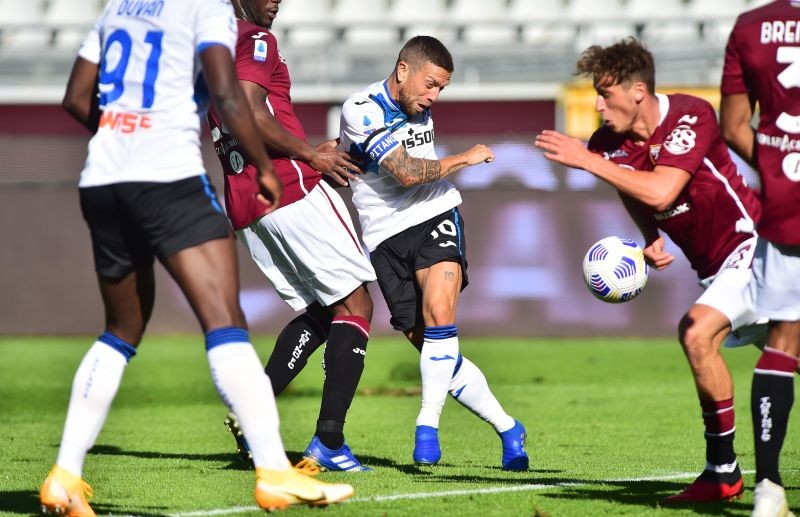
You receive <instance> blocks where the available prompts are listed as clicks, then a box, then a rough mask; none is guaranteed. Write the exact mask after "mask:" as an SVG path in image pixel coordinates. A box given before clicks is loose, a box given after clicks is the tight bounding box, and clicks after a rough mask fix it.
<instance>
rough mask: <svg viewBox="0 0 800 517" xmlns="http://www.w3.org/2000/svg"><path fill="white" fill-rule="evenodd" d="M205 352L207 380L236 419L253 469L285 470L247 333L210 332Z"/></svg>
mask: <svg viewBox="0 0 800 517" xmlns="http://www.w3.org/2000/svg"><path fill="white" fill-rule="evenodd" d="M206 351H207V356H208V364H209V366H210V367H211V378H212V379H213V381H214V385H215V386H216V388H217V392H218V393H219V395H220V397H222V400H223V401H224V402H225V404H227V405H228V407H229V408H230V409H231V411H233V412H234V413H235V414H236V417H237V418H238V419H239V425H240V426H241V428H242V432H243V433H244V437H245V439H247V443H248V445H249V446H250V450H251V452H252V453H253V463H254V464H255V466H256V467H257V468H267V469H272V470H284V469H287V468H289V467H290V466H291V464H290V463H289V459H288V458H287V457H286V451H285V450H284V448H283V441H282V440H281V435H280V429H279V427H280V421H279V417H278V408H277V406H276V405H275V395H274V394H273V393H272V385H271V384H270V382H269V377H267V375H266V374H265V373H264V370H262V369H261V361H260V360H259V358H258V355H257V354H256V351H255V350H254V349H253V345H251V344H250V337H249V335H248V333H247V331H246V330H245V329H242V328H236V327H224V328H220V329H215V330H212V331H210V332H208V333H206Z"/></svg>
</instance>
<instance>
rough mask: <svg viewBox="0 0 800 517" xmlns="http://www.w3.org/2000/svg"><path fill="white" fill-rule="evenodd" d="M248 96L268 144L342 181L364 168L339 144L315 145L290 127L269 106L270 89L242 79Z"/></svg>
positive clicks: (257, 124) (353, 177) (257, 123)
mask: <svg viewBox="0 0 800 517" xmlns="http://www.w3.org/2000/svg"><path fill="white" fill-rule="evenodd" d="M239 84H240V85H241V87H242V90H243V91H244V94H245V96H246V97H247V102H248V104H249V105H250V110H251V111H252V112H253V117H254V118H255V121H256V126H257V127H258V131H259V134H260V135H261V139H262V140H263V141H264V144H266V146H267V147H269V148H270V149H274V150H276V151H278V152H279V153H281V154H285V155H286V156H293V157H295V158H297V159H299V160H301V161H304V162H306V163H307V164H308V165H309V166H311V168H313V169H314V170H316V171H319V172H321V173H322V174H326V175H328V176H330V177H331V178H333V179H334V180H335V181H336V182H337V183H339V184H340V185H347V180H348V179H355V178H356V176H355V174H354V173H360V172H361V169H360V167H359V165H358V163H357V162H355V161H354V160H353V159H352V157H351V156H350V155H349V154H347V153H345V152H343V151H340V150H338V149H336V148H335V147H330V146H326V145H321V146H318V147H314V146H312V145H311V144H309V143H308V142H306V141H305V140H302V139H300V138H297V137H296V136H294V135H293V134H292V133H290V132H289V131H287V130H286V128H284V127H283V126H282V125H281V124H280V122H278V120H277V119H276V118H275V117H274V116H273V115H272V113H270V112H269V111H268V110H267V108H266V100H267V90H266V89H264V87H263V86H261V85H259V84H256V83H254V82H252V81H239Z"/></svg>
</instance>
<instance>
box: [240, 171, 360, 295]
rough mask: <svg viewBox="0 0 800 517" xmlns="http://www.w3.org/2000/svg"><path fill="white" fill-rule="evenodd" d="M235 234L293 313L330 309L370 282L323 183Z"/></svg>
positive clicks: (347, 222) (346, 221) (342, 211)
mask: <svg viewBox="0 0 800 517" xmlns="http://www.w3.org/2000/svg"><path fill="white" fill-rule="evenodd" d="M236 233H237V235H239V238H240V239H241V240H242V242H243V243H244V245H245V246H246V247H247V249H248V250H249V251H250V256H252V257H253V260H254V261H255V262H256V264H258V267H260V268H261V271H263V272H264V274H265V275H266V276H267V278H268V279H269V281H270V283H271V284H272V285H273V287H275V290H276V291H277V292H278V294H279V295H280V297H281V298H282V299H283V301H285V302H286V303H287V304H288V305H289V306H290V307H291V308H292V309H294V310H296V311H299V310H301V309H304V308H305V307H307V306H308V305H309V304H311V303H312V302H314V301H318V302H319V303H320V304H322V305H324V306H328V305H331V304H333V303H336V302H338V301H339V300H342V299H343V298H345V297H346V296H347V295H348V294H350V293H352V292H353V291H355V290H356V288H357V287H358V286H360V285H361V284H363V283H365V282H372V281H373V280H375V271H374V270H373V269H372V265H371V264H370V261H369V258H368V257H367V256H366V254H365V253H364V250H363V248H362V247H361V244H360V242H359V241H358V238H357V237H356V232H355V229H354V228H353V221H352V219H351V218H350V214H349V213H348V212H347V208H346V207H345V205H344V202H343V201H342V198H341V197H340V196H339V194H337V193H336V192H335V191H334V190H333V189H332V188H331V187H329V186H328V185H327V184H326V183H325V182H324V181H321V182H320V183H319V184H318V185H317V186H316V187H314V188H313V189H312V190H311V192H309V194H308V195H307V196H306V197H304V198H303V199H301V200H299V201H296V202H294V203H292V204H291V205H288V206H285V207H282V208H279V209H278V210H276V211H274V212H272V213H271V214H267V215H265V216H264V217H262V218H261V219H259V220H258V221H255V222H253V223H252V224H250V226H248V227H247V228H243V229H241V230H238V231H237V232H236Z"/></svg>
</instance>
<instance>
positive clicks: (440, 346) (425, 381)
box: [417, 325, 458, 429]
mask: <svg viewBox="0 0 800 517" xmlns="http://www.w3.org/2000/svg"><path fill="white" fill-rule="evenodd" d="M457 359H458V329H457V328H456V326H455V325H443V326H438V327H425V340H424V341H423V342H422V353H421V354H420V358H419V369H420V374H421V376H422V407H421V408H420V411H419V416H418V417H417V425H418V426H420V425H427V426H430V427H435V428H437V429H438V428H439V417H440V415H441V414H442V408H443V407H444V401H445V399H446V398H447V391H448V388H449V386H450V379H451V378H452V377H453V370H454V369H455V366H456V360H457Z"/></svg>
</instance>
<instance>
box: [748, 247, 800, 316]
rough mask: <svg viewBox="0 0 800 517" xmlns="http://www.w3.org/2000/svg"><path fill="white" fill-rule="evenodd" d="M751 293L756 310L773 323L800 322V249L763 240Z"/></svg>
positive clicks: (750, 285)
mask: <svg viewBox="0 0 800 517" xmlns="http://www.w3.org/2000/svg"><path fill="white" fill-rule="evenodd" d="M748 292H749V293H750V296H752V299H753V305H754V308H755V310H756V311H757V312H758V313H759V314H762V315H763V316H766V317H768V318H769V319H770V320H772V321H798V320H800V246H783V245H777V244H773V243H771V242H769V241H767V240H765V239H762V238H759V239H758V245H757V246H756V253H755V257H754V258H753V278H752V281H751V282H750V284H749V285H748Z"/></svg>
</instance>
